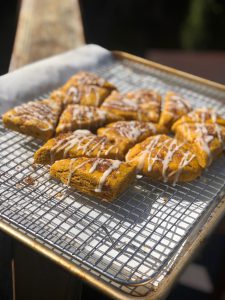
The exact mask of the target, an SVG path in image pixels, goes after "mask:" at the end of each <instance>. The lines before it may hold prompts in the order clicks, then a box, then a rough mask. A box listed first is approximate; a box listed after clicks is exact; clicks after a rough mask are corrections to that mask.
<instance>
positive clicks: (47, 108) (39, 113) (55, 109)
mask: <svg viewBox="0 0 225 300" xmlns="http://www.w3.org/2000/svg"><path fill="white" fill-rule="evenodd" d="M61 110H62V103H61V101H60V100H54V99H44V100H38V101H30V102H27V103H24V104H22V105H20V106H17V107H15V108H13V109H11V110H9V111H8V112H6V113H5V114H4V115H3V116H2V119H3V123H4V126H5V127H6V128H9V129H12V130H15V131H18V132H21V133H23V134H26V135H30V136H33V137H36V138H39V139H41V140H44V141H46V140H48V139H49V138H51V137H52V136H53V135H54V133H55V127H56V124H57V122H58V119H59V116H60V113H61Z"/></svg>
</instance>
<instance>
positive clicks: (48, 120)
mask: <svg viewBox="0 0 225 300" xmlns="http://www.w3.org/2000/svg"><path fill="white" fill-rule="evenodd" d="M58 110H59V106H58V104H57V103H56V102H55V101H54V100H52V101H50V100H49V101H48V102H47V101H46V102H44V101H30V102H28V103H25V104H22V105H20V106H17V107H15V108H14V111H15V112H16V114H18V115H19V116H21V117H22V118H24V119H25V120H30V119H33V120H37V121H41V122H42V123H43V124H44V126H45V128H39V129H40V130H43V131H45V130H49V129H52V128H53V126H54V125H55V123H56V120H57V117H58Z"/></svg>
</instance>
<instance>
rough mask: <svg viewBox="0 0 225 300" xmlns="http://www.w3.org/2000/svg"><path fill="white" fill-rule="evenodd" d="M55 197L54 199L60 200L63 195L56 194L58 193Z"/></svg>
mask: <svg viewBox="0 0 225 300" xmlns="http://www.w3.org/2000/svg"><path fill="white" fill-rule="evenodd" d="M55 197H56V198H57V199H61V198H62V197H63V193H61V192H58V193H57V194H56V195H55Z"/></svg>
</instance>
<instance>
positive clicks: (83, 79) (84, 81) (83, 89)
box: [64, 72, 106, 106]
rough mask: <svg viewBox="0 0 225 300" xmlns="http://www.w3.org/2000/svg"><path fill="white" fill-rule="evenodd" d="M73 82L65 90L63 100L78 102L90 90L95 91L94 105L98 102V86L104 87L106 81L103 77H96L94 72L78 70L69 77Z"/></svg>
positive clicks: (89, 93)
mask: <svg viewBox="0 0 225 300" xmlns="http://www.w3.org/2000/svg"><path fill="white" fill-rule="evenodd" d="M71 81H72V82H74V84H73V85H71V87H69V89H68V90H67V93H66V97H65V100H64V102H65V103H67V102H70V100H72V101H71V102H72V103H75V104H78V103H80V101H81V98H82V96H83V95H87V96H90V95H91V93H92V92H94V93H95V105H96V106H98V105H99V103H100V94H99V89H98V88H99V87H104V85H105V84H106V81H105V79H104V78H101V77H98V76H97V75H95V74H92V73H87V72H80V73H78V74H76V75H75V76H74V77H72V78H71Z"/></svg>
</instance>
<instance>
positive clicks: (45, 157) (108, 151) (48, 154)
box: [34, 130, 126, 165]
mask: <svg viewBox="0 0 225 300" xmlns="http://www.w3.org/2000/svg"><path fill="white" fill-rule="evenodd" d="M125 154H126V152H125V149H124V148H123V147H121V146H120V145H118V144H116V143H113V142H111V141H109V140H108V139H107V138H106V137H98V136H96V135H94V134H92V133H91V132H90V131H88V130H76V131H74V132H70V133H62V134H60V135H58V136H57V137H55V138H53V139H50V140H49V141H47V143H46V144H44V145H43V146H42V147H41V148H39V149H38V150H37V151H36V152H35V154H34V162H35V163H38V164H44V165H46V164H52V163H53V162H54V161H56V160H60V159H63V158H75V157H81V156H85V157H101V158H111V159H120V160H123V159H124V158H125Z"/></svg>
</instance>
